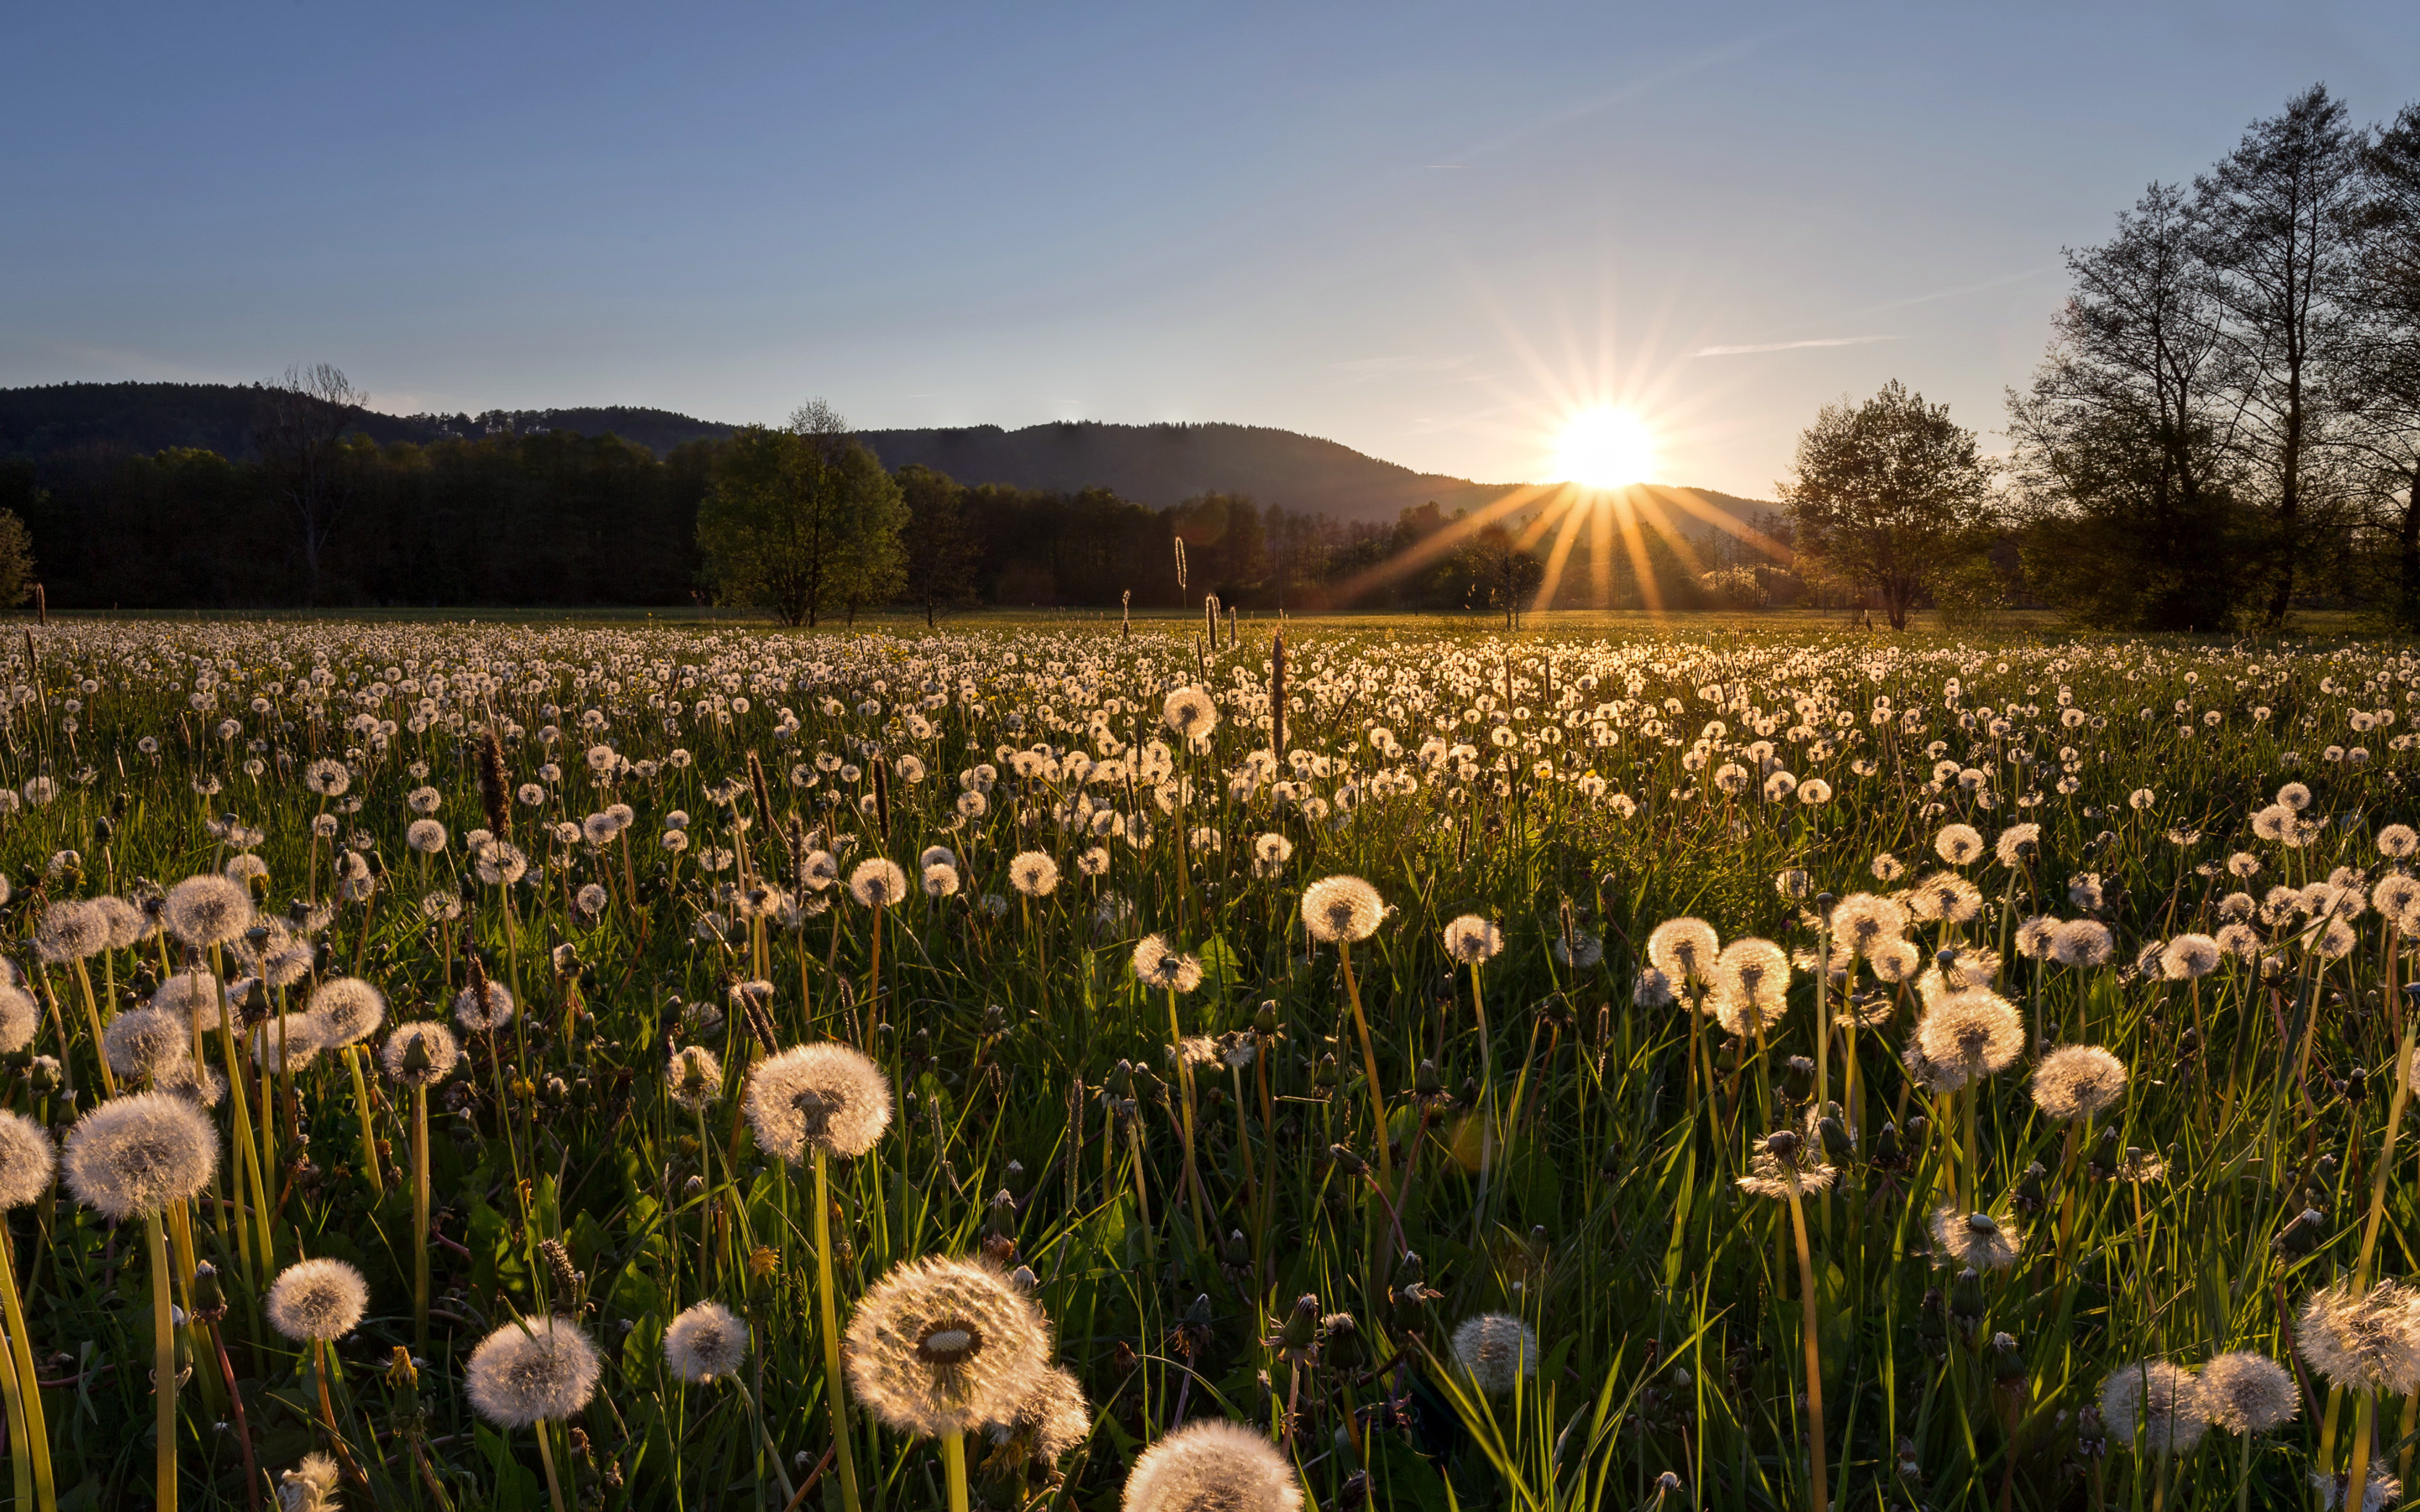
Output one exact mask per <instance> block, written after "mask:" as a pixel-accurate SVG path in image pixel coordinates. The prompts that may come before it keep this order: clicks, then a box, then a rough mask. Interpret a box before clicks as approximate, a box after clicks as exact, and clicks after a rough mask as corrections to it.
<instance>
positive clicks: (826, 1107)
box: [744, 1042, 891, 1165]
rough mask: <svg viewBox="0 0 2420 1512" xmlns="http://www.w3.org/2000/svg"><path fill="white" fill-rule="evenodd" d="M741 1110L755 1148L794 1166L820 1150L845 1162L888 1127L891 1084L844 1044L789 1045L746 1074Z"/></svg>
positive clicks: (869, 1147)
mask: <svg viewBox="0 0 2420 1512" xmlns="http://www.w3.org/2000/svg"><path fill="white" fill-rule="evenodd" d="M744 1107H745V1111H746V1112H747V1115H748V1121H749V1123H750V1125H751V1126H752V1127H753V1128H754V1130H755V1131H756V1143H757V1145H758V1146H759V1147H760V1148H762V1149H766V1150H768V1151H770V1152H771V1153H773V1154H775V1155H779V1156H780V1157H781V1158H782V1159H783V1160H785V1161H788V1162H789V1163H790V1164H791V1165H799V1164H801V1163H803V1162H804V1161H805V1160H806V1158H807V1155H808V1153H809V1151H811V1150H813V1149H818V1148H820V1149H823V1150H824V1151H825V1152H826V1153H828V1154H832V1155H838V1156H842V1157H844V1158H848V1157H853V1156H857V1155H862V1154H864V1153H865V1152H866V1151H867V1150H869V1149H873V1148H874V1146H875V1142H876V1140H878V1139H880V1138H881V1137H882V1132H883V1131H884V1130H885V1129H887V1128H889V1127H890V1126H891V1082H890V1079H889V1078H888V1077H886V1076H884V1075H883V1074H882V1068H881V1067H879V1066H876V1064H875V1063H874V1062H873V1061H871V1060H869V1059H867V1058H866V1057H864V1056H862V1055H861V1054H859V1053H858V1052H857V1051H855V1050H852V1049H850V1048H849V1047H848V1046H846V1045H844V1044H833V1043H829V1042H827V1043H821V1044H801V1045H792V1046H791V1047H790V1048H789V1049H787V1050H783V1051H782V1052H780V1053H779V1054H776V1055H772V1056H768V1057H766V1058H765V1059H763V1060H761V1061H759V1062H757V1064H756V1067H755V1069H754V1070H753V1071H752V1072H749V1073H748V1094H747V1101H746V1103H745V1104H744Z"/></svg>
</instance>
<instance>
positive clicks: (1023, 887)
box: [1008, 851, 1059, 898]
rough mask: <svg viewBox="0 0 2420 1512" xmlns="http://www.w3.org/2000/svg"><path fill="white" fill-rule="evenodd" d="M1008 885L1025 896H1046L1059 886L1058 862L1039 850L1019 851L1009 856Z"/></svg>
mask: <svg viewBox="0 0 2420 1512" xmlns="http://www.w3.org/2000/svg"><path fill="white" fill-rule="evenodd" d="M1008 885H1009V886H1010V887H1014V888H1016V891H1017V892H1018V893H1019V894H1020V895H1021V896H1024V897H1027V898H1047V897H1048V896H1050V894H1051V892H1052V891H1053V890H1054V889H1055V888H1057V887H1058V886H1059V863H1058V862H1056V861H1054V860H1052V859H1051V858H1050V857H1049V856H1045V855H1044V854H1043V853H1042V852H1040V851H1020V852H1018V853H1017V854H1016V856H1012V857H1010V859H1009V863H1008Z"/></svg>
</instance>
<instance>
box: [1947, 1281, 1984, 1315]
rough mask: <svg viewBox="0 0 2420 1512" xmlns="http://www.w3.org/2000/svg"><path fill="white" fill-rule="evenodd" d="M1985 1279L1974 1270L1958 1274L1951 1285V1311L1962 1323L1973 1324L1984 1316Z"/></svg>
mask: <svg viewBox="0 0 2420 1512" xmlns="http://www.w3.org/2000/svg"><path fill="white" fill-rule="evenodd" d="M1983 1310H1984V1309H1983V1278H1982V1277H1981V1276H1980V1275H1978V1274H1977V1273H1976V1272H1975V1271H1974V1270H1973V1268H1971V1267H1970V1268H1968V1269H1966V1270H1963V1271H1961V1272H1959V1273H1958V1279H1956V1280H1955V1281H1952V1282H1950V1283H1949V1311H1950V1314H1951V1316H1953V1317H1955V1318H1957V1319H1959V1320H1960V1321H1962V1322H1969V1323H1971V1322H1973V1321H1974V1320H1975V1319H1978V1318H1980V1317H1982V1316H1983Z"/></svg>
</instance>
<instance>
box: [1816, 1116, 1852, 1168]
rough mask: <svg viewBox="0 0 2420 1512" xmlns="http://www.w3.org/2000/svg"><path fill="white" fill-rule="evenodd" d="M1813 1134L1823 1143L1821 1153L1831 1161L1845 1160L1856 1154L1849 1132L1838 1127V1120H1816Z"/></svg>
mask: <svg viewBox="0 0 2420 1512" xmlns="http://www.w3.org/2000/svg"><path fill="white" fill-rule="evenodd" d="M1815 1134H1816V1137H1817V1138H1819V1139H1821V1140H1823V1153H1824V1154H1825V1155H1826V1156H1828V1157H1830V1158H1831V1159H1833V1160H1847V1159H1849V1158H1850V1157H1852V1156H1854V1155H1855V1154H1856V1152H1857V1147H1856V1144H1855V1142H1854V1141H1853V1140H1852V1139H1850V1137H1849V1131H1848V1130H1846V1129H1844V1128H1842V1127H1841V1126H1840V1120H1839V1119H1834V1118H1823V1119H1817V1120H1816V1121H1815Z"/></svg>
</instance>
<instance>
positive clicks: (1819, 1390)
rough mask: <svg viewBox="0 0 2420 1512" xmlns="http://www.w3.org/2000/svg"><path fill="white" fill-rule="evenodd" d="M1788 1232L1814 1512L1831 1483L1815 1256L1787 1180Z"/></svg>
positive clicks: (1793, 1181)
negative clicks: (1794, 1247)
mask: <svg viewBox="0 0 2420 1512" xmlns="http://www.w3.org/2000/svg"><path fill="white" fill-rule="evenodd" d="M1789 1185H1790V1233H1791V1237H1792V1239H1794V1240H1796V1241H1797V1242H1798V1301H1799V1308H1800V1312H1799V1325H1798V1332H1799V1335H1800V1338H1801V1340H1802V1341H1803V1344H1804V1347H1805V1349H1806V1352H1807V1457H1808V1458H1809V1459H1810V1460H1811V1461H1812V1464H1813V1468H1814V1474H1815V1478H1814V1481H1813V1488H1814V1492H1815V1495H1814V1500H1813V1505H1814V1508H1815V1512H1824V1508H1825V1507H1826V1505H1828V1504H1829V1502H1828V1499H1829V1497H1830V1495H1831V1485H1830V1481H1829V1478H1828V1477H1827V1476H1826V1475H1825V1474H1824V1471H1823V1346H1822V1340H1821V1337H1820V1330H1819V1324H1820V1322H1821V1314H1820V1310H1819V1308H1818V1305H1817V1302H1816V1296H1815V1257H1814V1255H1813V1254H1812V1253H1811V1252H1810V1251H1809V1250H1808V1249H1807V1213H1806V1210H1805V1209H1804V1208H1803V1207H1802V1206H1801V1205H1800V1203H1799V1199H1798V1180H1797V1179H1796V1178H1795V1177H1792V1178H1791V1179H1790V1182H1789Z"/></svg>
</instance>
